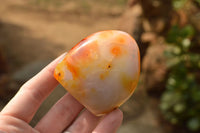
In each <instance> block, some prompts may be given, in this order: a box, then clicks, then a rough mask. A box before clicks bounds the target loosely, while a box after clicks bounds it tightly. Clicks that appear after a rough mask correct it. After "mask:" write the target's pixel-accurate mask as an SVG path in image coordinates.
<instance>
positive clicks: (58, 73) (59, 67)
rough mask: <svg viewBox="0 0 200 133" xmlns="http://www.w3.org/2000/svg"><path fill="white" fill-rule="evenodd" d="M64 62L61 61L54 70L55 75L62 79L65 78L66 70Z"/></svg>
mask: <svg viewBox="0 0 200 133" xmlns="http://www.w3.org/2000/svg"><path fill="white" fill-rule="evenodd" d="M63 67H64V63H63V62H60V63H59V64H58V65H57V66H56V69H55V71H54V77H55V78H56V79H57V80H58V81H61V80H63V78H64V71H63Z"/></svg>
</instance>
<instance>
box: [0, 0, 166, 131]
mask: <svg viewBox="0 0 200 133" xmlns="http://www.w3.org/2000/svg"><path fill="white" fill-rule="evenodd" d="M38 1H39V0H38ZM41 1H43V3H33V2H27V1H25V0H18V1H13V0H6V1H5V0H0V3H1V4H0V48H1V49H2V51H3V54H4V55H5V57H6V60H7V63H8V66H9V75H11V76H12V77H13V78H14V79H15V80H18V81H20V82H18V83H19V84H18V85H19V86H20V85H21V84H22V83H23V82H25V81H26V80H28V79H29V78H30V77H32V76H33V75H34V74H36V73H37V72H38V71H40V70H41V69H42V67H44V66H45V65H47V64H48V62H50V61H51V60H52V59H54V58H55V57H57V56H58V55H60V54H62V53H63V52H66V51H68V50H69V49H70V48H72V47H73V46H74V45H75V44H76V43H78V42H79V41H80V40H82V39H83V38H84V37H86V36H88V35H90V34H92V33H94V32H97V31H100V30H108V29H118V28H119V26H120V24H122V23H121V22H122V21H121V15H122V14H123V11H124V10H125V7H126V4H124V3H120V4H119V3H118V4H113V3H112V1H113V0H109V1H108V2H107V4H105V1H106V0H103V1H101V2H98V4H97V3H96V2H94V1H92V0H86V1H85V2H82V1H81V0H77V1H70V0H69V1H64V0H63V1H62V3H53V4H50V5H48V4H47V3H45V2H44V0H41ZM61 4H62V5H61ZM16 89H18V88H16ZM65 93H66V91H65V90H64V89H63V88H62V87H61V86H58V87H57V88H56V89H55V91H54V92H53V93H52V94H51V95H50V96H49V97H48V98H47V100H46V101H45V102H44V103H43V105H42V106H41V108H40V109H39V111H38V112H37V114H36V116H35V117H34V119H33V121H32V122H31V125H35V124H36V123H37V122H38V120H39V119H40V118H41V117H42V116H43V115H44V114H45V112H46V111H47V110H48V109H49V108H50V107H51V106H52V105H53V104H54V103H55V101H57V100H58V99H59V98H60V97H61V96H63V95H64V94H65ZM148 102H149V101H148V98H147V97H146V95H145V94H144V91H140V90H139V91H136V92H135V94H134V96H133V97H132V98H131V99H130V100H129V101H128V102H127V104H125V105H124V106H122V110H123V111H124V123H123V126H122V127H121V128H120V129H119V133H132V132H136V133H137V132H138V133H146V132H149V133H151V132H152V133H162V130H161V128H160V127H159V124H158V123H157V121H156V118H155V116H154V113H153V112H152V110H151V109H150V108H148ZM1 106H2V105H1Z"/></svg>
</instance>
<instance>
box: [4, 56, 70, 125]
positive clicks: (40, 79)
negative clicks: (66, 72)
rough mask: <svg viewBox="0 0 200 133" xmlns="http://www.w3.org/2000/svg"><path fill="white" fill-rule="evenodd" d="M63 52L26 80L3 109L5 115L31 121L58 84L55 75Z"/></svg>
mask: <svg viewBox="0 0 200 133" xmlns="http://www.w3.org/2000/svg"><path fill="white" fill-rule="evenodd" d="M65 55H66V54H62V55H61V56H59V57H58V58H57V59H55V60H54V61H53V62H51V63H50V64H49V65H48V66H46V67H45V68H44V69H43V70H41V71H40V72H39V73H38V74H37V75H36V76H34V77H33V78H32V79H30V80H29V81H28V82H26V83H25V84H24V85H23V86H22V87H21V88H20V90H19V91H18V93H17V94H16V95H15V96H14V97H13V98H12V100H11V101H10V102H9V103H8V104H7V105H6V106H5V108H4V109H3V110H2V111H1V114H3V115H10V116H13V117H16V118H19V119H21V120H24V121H26V122H30V120H31V119H32V118H33V116H34V114H35V113H36V111H37V109H38V108H39V106H40V105H41V103H42V102H43V101H44V99H45V98H46V97H47V96H48V95H49V94H50V93H51V92H52V91H53V89H54V88H55V87H56V86H57V85H58V82H57V81H56V80H55V78H54V77H53V73H54V69H55V67H56V65H57V63H58V62H59V61H60V60H61V59H62V58H64V56H65Z"/></svg>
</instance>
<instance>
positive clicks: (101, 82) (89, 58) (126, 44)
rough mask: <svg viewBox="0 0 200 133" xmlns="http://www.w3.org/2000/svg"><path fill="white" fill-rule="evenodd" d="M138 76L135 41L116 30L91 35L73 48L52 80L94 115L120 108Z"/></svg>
mask: <svg viewBox="0 0 200 133" xmlns="http://www.w3.org/2000/svg"><path fill="white" fill-rule="evenodd" d="M139 75H140V53H139V49H138V46H137V43H136V42H135V40H134V39H133V38H132V37H131V36H130V35H129V34H127V33H125V32H122V31H117V30H108V31H100V32H97V33H94V34H92V35H90V36H88V37H86V38H85V39H83V40H82V41H80V42H79V43H78V44H77V45H76V46H75V47H73V48H72V49H71V50H70V51H69V53H68V54H67V55H66V56H65V57H64V59H63V60H62V61H61V62H60V63H59V64H58V65H57V67H56V69H55V72H54V77H55V78H56V79H57V80H58V81H59V82H60V84H61V85H62V86H64V88H66V90H67V91H68V92H69V93H70V94H71V95H72V96H74V97H75V98H76V99H77V100H78V101H79V102H80V103H81V104H83V105H84V106H85V107H86V108H87V109H88V110H89V111H91V112H92V113H93V114H95V115H103V114H105V113H108V112H110V111H112V110H113V109H115V108H117V107H119V106H120V105H121V104H123V103H124V102H125V101H126V100H127V99H128V98H129V97H130V96H131V95H132V94H133V92H134V90H135V88H136V86H137V83H138V80H139Z"/></svg>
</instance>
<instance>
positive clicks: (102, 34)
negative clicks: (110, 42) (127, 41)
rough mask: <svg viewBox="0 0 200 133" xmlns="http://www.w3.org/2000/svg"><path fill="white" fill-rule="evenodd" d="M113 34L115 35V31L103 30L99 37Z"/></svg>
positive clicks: (103, 37)
mask: <svg viewBox="0 0 200 133" xmlns="http://www.w3.org/2000/svg"><path fill="white" fill-rule="evenodd" d="M112 35H113V31H111V30H108V31H102V32H101V33H100V34H99V37H100V38H101V39H105V38H108V37H110V36H112Z"/></svg>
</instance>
